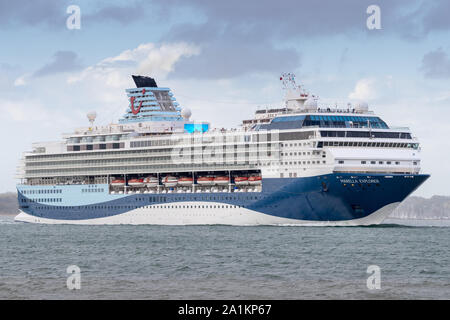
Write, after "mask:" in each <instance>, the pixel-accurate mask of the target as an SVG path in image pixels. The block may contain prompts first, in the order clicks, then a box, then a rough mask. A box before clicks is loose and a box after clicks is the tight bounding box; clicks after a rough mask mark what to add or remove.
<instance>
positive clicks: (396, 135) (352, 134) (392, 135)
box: [320, 131, 412, 139]
mask: <svg viewBox="0 0 450 320" xmlns="http://www.w3.org/2000/svg"><path fill="white" fill-rule="evenodd" d="M320 135H321V136H322V137H347V138H389V139H412V138H411V134H410V133H405V132H369V131H320Z"/></svg>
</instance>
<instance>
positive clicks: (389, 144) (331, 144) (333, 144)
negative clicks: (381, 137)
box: [317, 141, 419, 149]
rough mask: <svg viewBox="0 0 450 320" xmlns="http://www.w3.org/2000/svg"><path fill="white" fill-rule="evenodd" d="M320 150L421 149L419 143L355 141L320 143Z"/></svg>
mask: <svg viewBox="0 0 450 320" xmlns="http://www.w3.org/2000/svg"><path fill="white" fill-rule="evenodd" d="M317 147H318V148H322V147H375V148H413V149H417V148H418V147H419V144H418V143H397V142H353V141H319V143H318V145H317Z"/></svg>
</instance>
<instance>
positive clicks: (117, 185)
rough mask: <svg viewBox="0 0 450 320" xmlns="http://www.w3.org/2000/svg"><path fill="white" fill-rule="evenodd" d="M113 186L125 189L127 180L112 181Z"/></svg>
mask: <svg viewBox="0 0 450 320" xmlns="http://www.w3.org/2000/svg"><path fill="white" fill-rule="evenodd" d="M111 185H112V186H115V187H123V186H124V185H125V180H121V179H116V180H113V181H111Z"/></svg>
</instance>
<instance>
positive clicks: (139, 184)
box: [128, 179, 144, 187]
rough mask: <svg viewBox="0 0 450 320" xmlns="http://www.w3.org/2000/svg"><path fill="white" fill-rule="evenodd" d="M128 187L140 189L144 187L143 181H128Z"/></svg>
mask: <svg viewBox="0 0 450 320" xmlns="http://www.w3.org/2000/svg"><path fill="white" fill-rule="evenodd" d="M128 185H129V186H132V187H142V186H143V185H144V179H130V180H128Z"/></svg>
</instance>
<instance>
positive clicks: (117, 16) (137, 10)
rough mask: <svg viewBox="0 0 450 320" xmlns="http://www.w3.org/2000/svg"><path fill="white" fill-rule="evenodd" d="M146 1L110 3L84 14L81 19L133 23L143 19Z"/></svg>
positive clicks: (92, 21)
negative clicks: (124, 3)
mask: <svg viewBox="0 0 450 320" xmlns="http://www.w3.org/2000/svg"><path fill="white" fill-rule="evenodd" d="M147 6H148V2H145V1H133V2H132V1H129V3H127V4H126V5H116V4H112V5H111V4H110V5H108V6H105V7H100V8H98V9H97V10H95V11H94V12H92V13H88V14H85V15H84V16H83V21H86V22H87V23H95V22H99V21H101V22H107V21H112V22H118V23H120V24H122V25H127V24H130V23H134V22H136V21H139V20H140V19H143V18H144V17H145V15H146V10H145V9H146V8H147Z"/></svg>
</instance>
